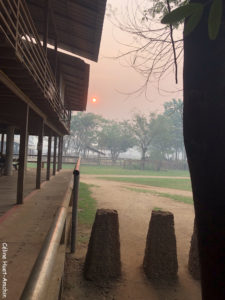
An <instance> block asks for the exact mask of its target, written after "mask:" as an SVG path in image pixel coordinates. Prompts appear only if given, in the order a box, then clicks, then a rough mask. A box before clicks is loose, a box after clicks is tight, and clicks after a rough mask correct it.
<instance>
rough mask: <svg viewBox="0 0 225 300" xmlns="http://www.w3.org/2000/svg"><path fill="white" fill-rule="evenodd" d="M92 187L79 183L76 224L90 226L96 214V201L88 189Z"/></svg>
mask: <svg viewBox="0 0 225 300" xmlns="http://www.w3.org/2000/svg"><path fill="white" fill-rule="evenodd" d="M91 186H92V185H90V184H86V183H83V182H80V187H79V201H78V209H79V212H78V222H79V223H80V224H83V225H88V226H91V225H92V224H93V222H94V218H95V213H96V207H97V205H96V200H95V199H94V198H93V197H92V195H91V192H90V187H91Z"/></svg>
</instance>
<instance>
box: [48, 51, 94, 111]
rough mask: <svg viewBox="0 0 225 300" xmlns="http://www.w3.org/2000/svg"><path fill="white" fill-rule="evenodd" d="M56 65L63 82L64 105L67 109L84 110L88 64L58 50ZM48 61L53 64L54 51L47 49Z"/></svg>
mask: <svg viewBox="0 0 225 300" xmlns="http://www.w3.org/2000/svg"><path fill="white" fill-rule="evenodd" d="M57 55H58V67H59V71H60V74H61V75H62V77H63V81H64V84H65V90H64V106H65V108H66V109H68V110H75V111H83V110H86V105H87V95H88V84H89V70H90V66H89V65H88V64H86V63H85V62H84V61H83V60H81V59H79V58H77V57H74V56H70V55H67V54H64V53H62V52H58V54H57ZM48 56H49V60H50V63H51V64H52V65H53V66H54V63H55V53H54V51H52V50H50V49H48Z"/></svg>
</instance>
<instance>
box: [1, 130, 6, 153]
mask: <svg viewBox="0 0 225 300" xmlns="http://www.w3.org/2000/svg"><path fill="white" fill-rule="evenodd" d="M4 137H5V134H4V133H2V139H1V154H3V151H4Z"/></svg>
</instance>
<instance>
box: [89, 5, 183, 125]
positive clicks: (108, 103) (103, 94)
mask: <svg viewBox="0 0 225 300" xmlns="http://www.w3.org/2000/svg"><path fill="white" fill-rule="evenodd" d="M108 2H110V3H112V4H113V5H114V6H116V5H117V7H118V8H120V4H119V0H111V1H108ZM115 36H116V38H117V40H120V41H123V42H126V40H127V41H128V35H127V34H126V33H122V32H118V30H117V29H116V28H115V27H114V26H113V25H112V24H111V23H110V21H109V19H108V18H107V16H106V17H105V22H104V27H103V33H102V40H101V47H100V53H99V60H98V63H93V62H90V61H87V62H88V63H90V64H91V72H90V80H89V95H88V105H87V112H92V113H96V114H99V115H102V116H103V117H105V118H110V119H118V120H122V119H128V118H131V116H132V114H134V113H135V112H142V113H145V114H148V113H150V112H162V111H163V103H164V102H165V101H170V100H171V99H172V98H181V99H182V91H180V92H175V93H171V92H168V93H165V92H162V91H161V92H159V91H158V83H157V81H156V82H154V83H153V84H151V85H150V86H149V89H148V98H149V99H146V97H145V95H144V94H142V95H131V96H130V97H127V95H126V93H131V92H132V91H134V90H136V89H138V88H139V87H140V86H141V84H143V82H144V79H143V78H142V76H141V75H140V74H138V73H137V72H136V71H134V70H133V69H132V68H131V67H128V66H125V63H124V62H122V64H123V65H122V64H121V62H120V61H118V60H113V59H109V58H107V57H115V56H116V55H118V53H119V52H121V50H122V49H123V47H122V46H121V45H120V44H119V43H118V42H117V41H116V39H115ZM179 72H180V74H179V83H178V85H175V80H174V75H173V74H171V75H169V76H168V77H167V78H165V79H164V81H163V84H162V85H161V87H162V88H163V89H165V90H170V91H174V90H181V87H182V70H181V69H180V70H179ZM123 93H125V94H123ZM92 97H96V98H97V102H96V103H92V102H91V99H92Z"/></svg>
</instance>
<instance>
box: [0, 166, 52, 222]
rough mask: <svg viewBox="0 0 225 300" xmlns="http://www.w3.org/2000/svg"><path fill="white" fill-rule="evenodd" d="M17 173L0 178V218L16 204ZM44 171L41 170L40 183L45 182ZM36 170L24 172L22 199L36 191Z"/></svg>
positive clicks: (31, 169) (30, 169)
mask: <svg viewBox="0 0 225 300" xmlns="http://www.w3.org/2000/svg"><path fill="white" fill-rule="evenodd" d="M17 175H18V172H17V171H13V174H12V176H1V177H0V217H1V216H2V215H3V214H4V213H5V212H7V211H8V210H9V209H11V208H12V207H13V206H15V204H16V192H17ZM45 178H46V169H42V170H41V182H42V185H43V182H44V181H45V180H46V179H45ZM35 185H36V169H35V168H28V169H27V171H26V172H25V182H24V197H25V200H26V197H27V196H28V195H29V194H30V193H31V192H32V191H34V190H35V189H36V187H35Z"/></svg>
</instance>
